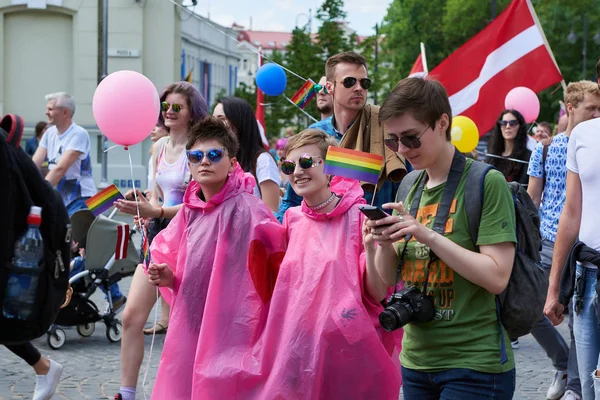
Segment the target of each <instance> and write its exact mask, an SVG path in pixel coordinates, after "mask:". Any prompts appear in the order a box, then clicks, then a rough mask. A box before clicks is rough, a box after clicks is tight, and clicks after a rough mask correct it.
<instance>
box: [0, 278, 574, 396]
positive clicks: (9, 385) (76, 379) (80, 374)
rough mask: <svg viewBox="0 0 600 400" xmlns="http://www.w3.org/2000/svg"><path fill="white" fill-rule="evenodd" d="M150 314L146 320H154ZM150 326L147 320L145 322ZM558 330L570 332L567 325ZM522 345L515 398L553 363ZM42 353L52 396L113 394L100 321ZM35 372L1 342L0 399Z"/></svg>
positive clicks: (22, 390)
mask: <svg viewBox="0 0 600 400" xmlns="http://www.w3.org/2000/svg"><path fill="white" fill-rule="evenodd" d="M129 281H130V279H129V278H128V279H125V280H124V281H123V282H122V290H123V291H124V292H125V293H127V290H128V288H129ZM93 299H94V301H95V302H96V304H98V305H99V306H100V307H103V306H104V304H105V303H104V299H103V297H102V295H101V294H100V293H96V294H94V296H93ZM153 318H154V314H153V313H152V314H151V316H150V319H151V320H152V321H153ZM149 325H150V323H149ZM559 330H560V331H561V333H562V334H563V336H565V338H566V337H567V335H568V331H567V326H566V324H563V325H561V326H560V328H559ZM163 340H164V336H157V337H156V341H155V343H154V350H153V352H152V358H151V362H150V368H149V370H148V379H147V382H148V383H147V385H146V388H147V393H148V395H147V398H150V393H151V391H152V383H153V379H154V377H155V375H156V369H157V366H158V361H159V358H160V352H161V350H162V346H163ZM150 342H151V338H150V337H146V356H148V354H149V351H150ZM520 343H521V347H520V348H519V349H518V350H516V358H517V392H516V393H515V397H514V399H516V400H539V399H544V398H545V393H546V390H547V388H548V386H549V385H550V381H551V380H552V365H551V364H550V362H549V361H548V359H547V358H546V356H545V354H544V352H543V351H542V349H541V347H540V346H539V345H538V344H537V342H535V340H534V339H533V338H532V337H531V335H529V336H526V337H524V338H521V339H520ZM35 345H36V346H37V347H38V348H39V349H40V351H41V352H42V354H44V355H47V356H49V357H50V358H52V359H54V360H56V361H58V362H60V363H61V364H62V365H63V366H64V367H65V370H64V372H63V376H62V378H61V381H60V384H59V389H58V391H57V394H56V395H55V396H54V399H61V400H62V399H113V398H114V395H115V393H117V391H118V390H119V384H120V345H119V343H109V342H108V340H107V339H106V334H105V328H104V325H103V324H101V323H98V324H97V325H96V331H95V332H94V334H93V335H92V336H91V337H88V338H82V337H79V335H78V334H77V332H76V331H75V329H67V342H66V344H65V345H64V347H63V348H61V349H60V350H52V349H50V348H49V347H48V344H47V343H46V339H45V337H44V338H42V339H38V340H36V341H35ZM146 360H147V358H146V359H145V360H144V366H143V367H142V370H141V373H140V375H141V376H140V379H139V383H138V396H137V397H138V399H143V398H144V394H143V391H142V390H141V388H142V378H143V374H144V371H145V367H146ZM34 385H35V377H34V373H33V370H32V369H31V368H30V367H29V366H27V365H26V364H25V363H24V362H23V361H22V360H21V359H20V358H18V357H16V356H15V355H13V354H12V353H11V352H9V351H8V350H6V349H5V348H4V347H2V346H0V399H1V400H4V399H6V400H8V399H31V396H32V392H33V386H34Z"/></svg>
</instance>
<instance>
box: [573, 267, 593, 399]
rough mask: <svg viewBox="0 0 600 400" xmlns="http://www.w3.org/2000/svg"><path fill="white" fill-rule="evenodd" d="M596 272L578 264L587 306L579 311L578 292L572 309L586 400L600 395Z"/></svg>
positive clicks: (580, 372)
mask: <svg viewBox="0 0 600 400" xmlns="http://www.w3.org/2000/svg"><path fill="white" fill-rule="evenodd" d="M596 273H597V272H596V270H594V269H590V268H585V267H583V266H581V265H580V264H579V263H578V264H577V273H576V275H575V276H576V282H577V280H579V279H583V282H585V289H584V291H583V296H582V300H583V307H582V308H581V310H580V311H579V313H576V312H575V303H576V299H577V293H576V294H575V296H574V297H573V301H572V303H573V308H572V309H571V312H572V313H573V333H574V334H575V343H576V345H577V362H578V366H579V378H580V379H581V394H582V396H583V400H594V398H595V399H600V377H597V376H596V377H594V375H595V373H596V370H598V369H600V359H599V358H600V325H599V324H598V323H599V321H598V316H597V314H596V309H597V308H598V307H599V305H598V295H597V294H596V281H597V275H596Z"/></svg>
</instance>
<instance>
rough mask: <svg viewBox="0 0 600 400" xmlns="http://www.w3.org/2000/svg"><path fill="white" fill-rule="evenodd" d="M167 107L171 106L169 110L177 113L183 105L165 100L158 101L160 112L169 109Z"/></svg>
mask: <svg viewBox="0 0 600 400" xmlns="http://www.w3.org/2000/svg"><path fill="white" fill-rule="evenodd" d="M169 108H171V110H173V112H174V113H178V112H179V111H181V109H182V108H183V107H182V106H181V104H179V103H173V104H170V103H167V102H166V101H163V102H162V103H160V110H161V111H162V112H167V111H169Z"/></svg>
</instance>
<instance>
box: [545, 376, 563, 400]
mask: <svg viewBox="0 0 600 400" xmlns="http://www.w3.org/2000/svg"><path fill="white" fill-rule="evenodd" d="M566 387H567V371H554V378H553V379H552V384H551V385H550V387H549V388H548V393H547V394H546V398H547V399H548V400H558V399H560V398H561V397H562V395H563V394H565V388H566Z"/></svg>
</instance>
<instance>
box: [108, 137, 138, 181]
mask: <svg viewBox="0 0 600 400" xmlns="http://www.w3.org/2000/svg"><path fill="white" fill-rule="evenodd" d="M117 147H121V146H120V145H118V144H115V145H114V146H111V147H109V148H108V149H106V150H104V152H105V153H107V152H109V151H110V150H112V149H116V148H117ZM125 150H128V149H127V148H125ZM130 158H131V157H130ZM131 174H132V175H133V169H132V172H131Z"/></svg>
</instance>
